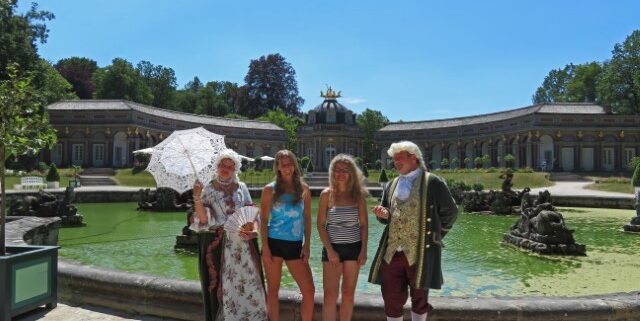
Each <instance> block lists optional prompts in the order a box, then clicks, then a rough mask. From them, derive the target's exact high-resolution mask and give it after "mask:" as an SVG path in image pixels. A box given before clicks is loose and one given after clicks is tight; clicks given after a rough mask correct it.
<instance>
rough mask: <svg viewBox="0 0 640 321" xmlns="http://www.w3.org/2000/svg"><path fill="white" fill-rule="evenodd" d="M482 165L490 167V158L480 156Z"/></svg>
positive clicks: (485, 155)
mask: <svg viewBox="0 0 640 321" xmlns="http://www.w3.org/2000/svg"><path fill="white" fill-rule="evenodd" d="M482 165H483V166H484V167H489V166H491V157H489V155H487V154H484V155H482Z"/></svg>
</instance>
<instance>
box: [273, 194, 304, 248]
mask: <svg viewBox="0 0 640 321" xmlns="http://www.w3.org/2000/svg"><path fill="white" fill-rule="evenodd" d="M271 188H273V189H274V190H275V188H276V184H275V182H273V183H271ZM292 201H293V194H283V195H282V196H281V197H280V199H279V200H274V202H273V206H271V218H270V219H269V234H268V235H269V238H272V239H278V240H285V241H302V240H303V238H304V215H303V213H304V200H300V202H298V203H297V204H292V203H291V202H292Z"/></svg>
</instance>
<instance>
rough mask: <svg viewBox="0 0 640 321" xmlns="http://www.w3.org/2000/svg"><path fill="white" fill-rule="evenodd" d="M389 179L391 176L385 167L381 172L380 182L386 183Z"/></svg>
mask: <svg viewBox="0 0 640 321" xmlns="http://www.w3.org/2000/svg"><path fill="white" fill-rule="evenodd" d="M388 181H389V178H388V177H387V171H385V170H384V168H383V169H382V171H381V172H380V177H379V178H378V182H379V183H386V182H388Z"/></svg>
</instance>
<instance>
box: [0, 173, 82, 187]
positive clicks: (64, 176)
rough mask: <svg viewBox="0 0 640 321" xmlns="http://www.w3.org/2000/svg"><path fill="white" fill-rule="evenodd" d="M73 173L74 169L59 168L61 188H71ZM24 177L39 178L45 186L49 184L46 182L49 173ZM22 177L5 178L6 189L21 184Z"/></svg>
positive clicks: (27, 174)
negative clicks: (70, 180)
mask: <svg viewBox="0 0 640 321" xmlns="http://www.w3.org/2000/svg"><path fill="white" fill-rule="evenodd" d="M72 173H73V169H71V168H58V174H60V187H66V186H69V179H71V177H72V176H73V175H72ZM22 176H39V177H42V179H43V180H44V182H45V184H46V182H47V180H46V176H47V172H44V173H41V172H38V171H32V172H28V173H24V174H23V175H22ZM20 177H21V176H13V175H12V176H7V177H5V184H6V186H7V187H6V188H7V189H13V186H14V185H16V184H20Z"/></svg>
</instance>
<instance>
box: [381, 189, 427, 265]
mask: <svg viewBox="0 0 640 321" xmlns="http://www.w3.org/2000/svg"><path fill="white" fill-rule="evenodd" d="M421 180H422V179H421V177H420V176H418V177H417V178H416V179H415V180H414V181H413V185H411V193H409V197H408V198H407V199H406V200H404V201H402V200H400V199H398V198H397V197H392V198H391V206H390V211H389V213H390V216H391V217H390V219H391V220H390V221H389V239H388V244H387V252H386V253H385V255H384V260H385V261H386V262H387V263H390V262H391V258H393V254H395V252H396V250H397V249H398V246H401V247H402V251H403V252H404V255H405V256H406V257H407V261H408V262H409V266H411V265H413V264H415V262H416V242H417V241H418V230H419V228H418V223H419V220H418V216H419V215H420V213H419V212H420V191H419V189H420V181H421Z"/></svg>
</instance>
